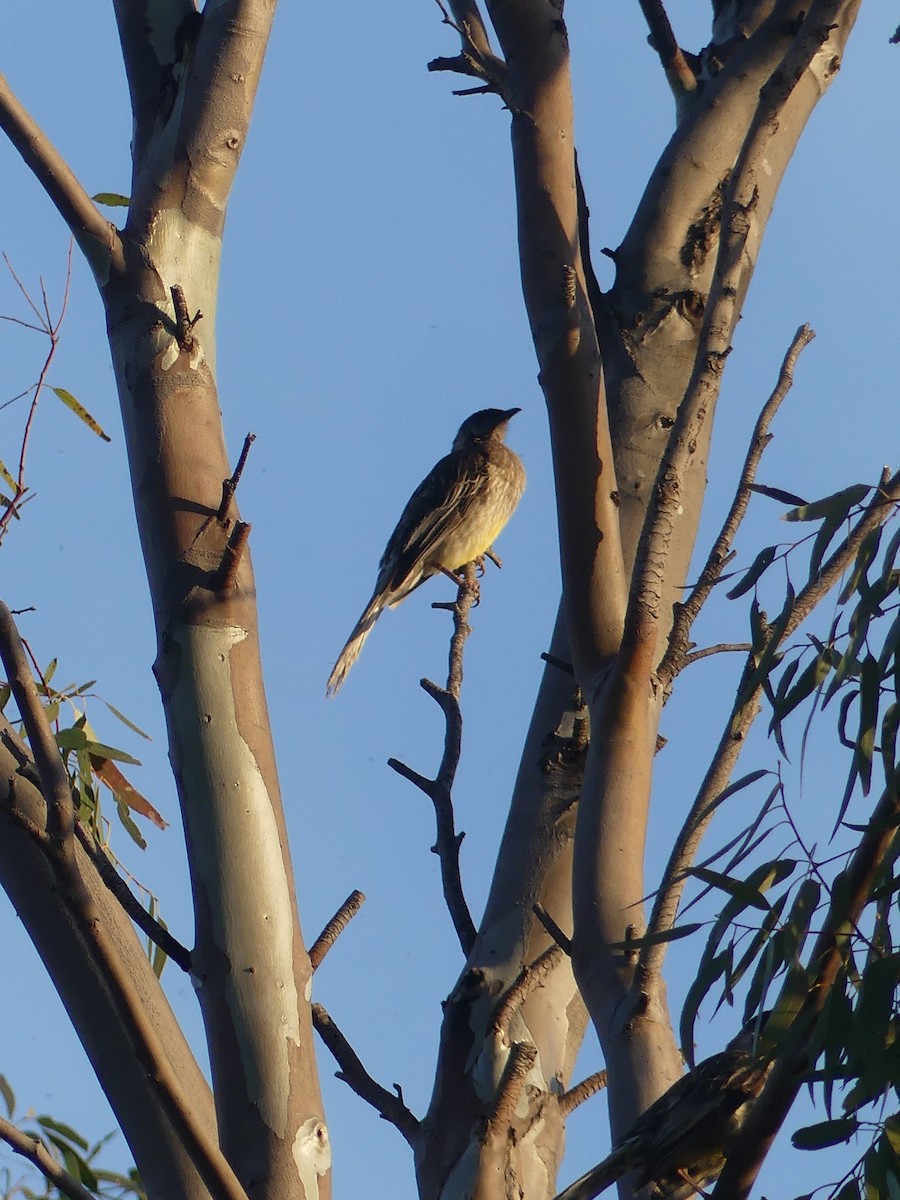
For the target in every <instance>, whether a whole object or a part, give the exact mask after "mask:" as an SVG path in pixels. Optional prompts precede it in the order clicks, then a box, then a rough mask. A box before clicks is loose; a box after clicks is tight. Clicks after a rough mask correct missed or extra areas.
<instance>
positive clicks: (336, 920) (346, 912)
mask: <svg viewBox="0 0 900 1200" xmlns="http://www.w3.org/2000/svg"><path fill="white" fill-rule="evenodd" d="M365 900H366V898H365V896H364V895H363V894H362V892H361V891H360V890H359V888H357V889H356V890H355V891H352V892H351V893H350V895H349V896H348V897H347V899H346V900H345V901H344V903H343V904H342V905H341V907H340V908H339V909H338V910H337V912H336V913H335V914H334V916H333V917H332V918H331V920H330V921H329V922H328V924H327V925H326V926H325V928H324V929H323V930H322V932H321V933H320V934H319V936H318V937H317V938H316V940H315V941H314V942H313V944H312V946H311V947H310V951H309V965H310V966H311V967H312V969H313V970H314V971H316V970H318V969H319V967H320V966H321V965H322V960H323V959H324V958H325V955H326V954H327V953H328V951H329V950H330V949H331V947H332V946H333V945H334V943H335V942H336V941H337V940H338V938H339V937H340V936H341V934H342V933H343V932H344V930H345V929H346V928H347V926H348V925H349V924H350V922H351V921H352V920H353V918H354V917H355V916H356V914H357V913H358V912H359V910H360V909H361V908H362V906H363V904H364V903H365Z"/></svg>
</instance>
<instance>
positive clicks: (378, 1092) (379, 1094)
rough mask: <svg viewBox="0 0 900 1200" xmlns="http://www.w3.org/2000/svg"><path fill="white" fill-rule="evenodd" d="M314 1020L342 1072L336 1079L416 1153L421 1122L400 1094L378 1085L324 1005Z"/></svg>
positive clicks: (317, 1007)
mask: <svg viewBox="0 0 900 1200" xmlns="http://www.w3.org/2000/svg"><path fill="white" fill-rule="evenodd" d="M312 1020H313V1025H314V1026H315V1028H316V1032H317V1033H318V1035H319V1037H320V1038H321V1039H322V1041H323V1042H324V1043H325V1045H326V1046H327V1047H328V1049H329V1050H330V1051H331V1053H332V1055H333V1056H334V1059H335V1061H336V1062H337V1064H338V1066H339V1067H340V1070H339V1071H338V1072H337V1078H338V1079H342V1080H343V1081H344V1083H346V1084H347V1085H348V1087H350V1088H352V1089H353V1091H354V1092H356V1094H357V1096H359V1098H360V1099H361V1100H365V1102H366V1103H367V1104H370V1105H371V1106H372V1107H373V1108H374V1109H375V1111H376V1112H377V1113H378V1114H379V1116H380V1117H381V1118H382V1120H384V1121H389V1122H390V1124H391V1125H393V1126H394V1127H395V1128H396V1129H398V1130H399V1131H400V1133H401V1134H402V1135H403V1137H404V1138H405V1139H406V1141H407V1142H408V1143H409V1145H410V1146H412V1147H413V1148H414V1149H415V1145H416V1139H417V1138H418V1135H419V1122H418V1121H417V1119H416V1118H415V1117H414V1116H413V1114H412V1113H411V1112H410V1111H409V1109H408V1108H407V1107H406V1105H405V1104H404V1103H403V1100H402V1099H401V1097H400V1095H399V1094H395V1093H393V1092H389V1091H388V1090H387V1088H383V1087H382V1086H381V1084H380V1083H376V1082H375V1080H374V1079H373V1078H372V1076H371V1075H370V1074H369V1072H368V1071H367V1070H366V1068H365V1067H364V1066H363V1065H362V1063H361V1062H360V1059H359V1056H358V1055H357V1054H356V1052H355V1050H354V1049H353V1048H352V1046H351V1045H350V1043H349V1042H348V1041H347V1039H346V1038H345V1037H344V1035H343V1034H342V1033H341V1031H340V1029H338V1027H337V1025H335V1023H334V1021H333V1020H332V1019H331V1017H330V1016H329V1015H328V1012H327V1011H326V1009H325V1008H324V1006H323V1005H321V1004H314V1005H313V1006H312Z"/></svg>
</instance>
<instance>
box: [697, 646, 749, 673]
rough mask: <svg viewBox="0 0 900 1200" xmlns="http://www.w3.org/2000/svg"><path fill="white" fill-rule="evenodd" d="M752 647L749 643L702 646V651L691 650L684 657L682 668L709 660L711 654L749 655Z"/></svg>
mask: <svg viewBox="0 0 900 1200" xmlns="http://www.w3.org/2000/svg"><path fill="white" fill-rule="evenodd" d="M752 649H753V647H752V646H751V645H750V643H749V642H717V643H716V645H715V646H704V647H703V649H702V650H692V651H691V652H690V654H686V655H685V656H684V666H686V667H689V666H690V665H691V663H695V662H700V660H701V659H703V658H710V657H711V656H712V655H713V654H749V653H750V651H751V650H752Z"/></svg>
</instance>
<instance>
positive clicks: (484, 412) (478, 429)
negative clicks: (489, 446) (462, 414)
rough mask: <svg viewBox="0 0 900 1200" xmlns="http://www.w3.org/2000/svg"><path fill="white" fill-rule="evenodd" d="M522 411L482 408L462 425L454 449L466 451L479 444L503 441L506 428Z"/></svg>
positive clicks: (454, 442) (454, 441) (455, 439)
mask: <svg viewBox="0 0 900 1200" xmlns="http://www.w3.org/2000/svg"><path fill="white" fill-rule="evenodd" d="M521 411H522V410H521V409H520V408H482V409H481V410H480V411H479V412H476V413H472V415H471V417H466V419H465V420H464V421H463V423H462V425H460V427H459V433H458V434H457V435H456V437H455V438H454V439H453V449H454V450H465V448H466V447H467V446H474V445H477V444H478V443H479V442H491V441H498V442H499V441H502V440H503V437H504V435H505V433H506V426H507V425H508V424H509V422H510V420H511V419H512V418H513V417H514V416H515V415H516V413H517V412H521Z"/></svg>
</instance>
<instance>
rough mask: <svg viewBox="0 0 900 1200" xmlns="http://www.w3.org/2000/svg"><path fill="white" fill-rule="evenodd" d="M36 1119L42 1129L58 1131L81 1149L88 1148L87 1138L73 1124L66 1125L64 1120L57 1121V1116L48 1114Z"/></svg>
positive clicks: (51, 1131)
mask: <svg viewBox="0 0 900 1200" xmlns="http://www.w3.org/2000/svg"><path fill="white" fill-rule="evenodd" d="M35 1120H36V1121H37V1123H38V1125H40V1127H41V1129H44V1130H46V1131H47V1132H48V1133H56V1134H58V1135H59V1136H60V1137H61V1138H65V1139H66V1141H67V1142H71V1143H72V1145H73V1146H78V1147H79V1149H81V1150H87V1148H88V1142H87V1139H86V1138H83V1137H82V1136H81V1134H80V1133H78V1132H77V1131H76V1130H74V1129H73V1128H72V1126H71V1125H64V1124H63V1123H62V1121H57V1120H55V1118H53V1117H48V1116H47V1115H46V1114H45V1115H43V1116H39V1117H35Z"/></svg>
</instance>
